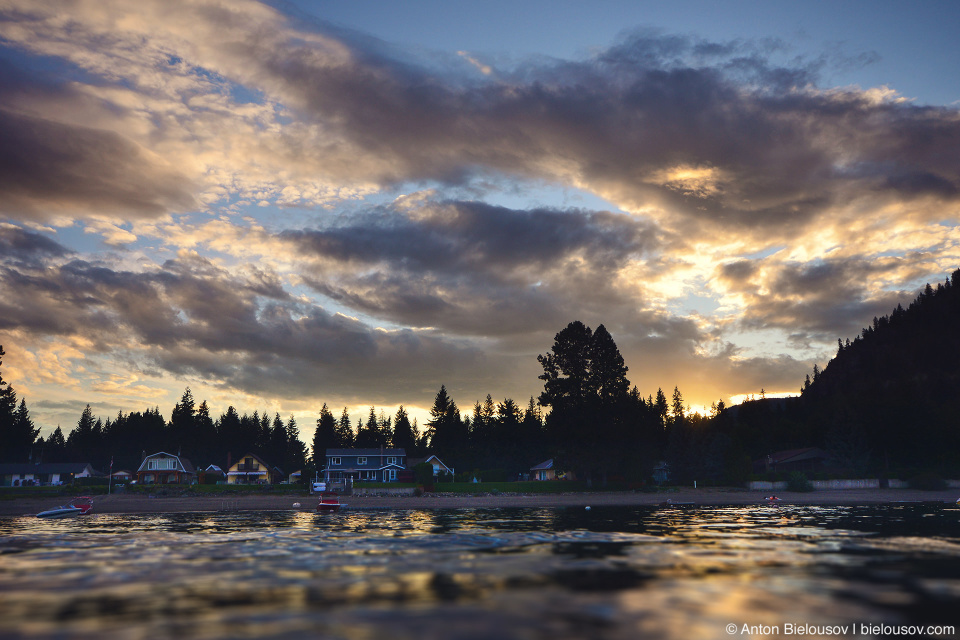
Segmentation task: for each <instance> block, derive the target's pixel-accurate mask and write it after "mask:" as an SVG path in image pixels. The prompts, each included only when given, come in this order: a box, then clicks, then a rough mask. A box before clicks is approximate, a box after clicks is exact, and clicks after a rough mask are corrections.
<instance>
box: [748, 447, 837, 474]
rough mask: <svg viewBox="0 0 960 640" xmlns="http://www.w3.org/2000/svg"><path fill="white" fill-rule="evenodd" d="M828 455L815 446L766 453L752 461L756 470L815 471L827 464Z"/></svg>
mask: <svg viewBox="0 0 960 640" xmlns="http://www.w3.org/2000/svg"><path fill="white" fill-rule="evenodd" d="M828 459H829V455H828V454H827V452H826V451H824V450H823V449H819V448H817V447H805V448H803V449H789V450H787V451H777V452H775V453H771V454H769V455H767V457H766V458H764V459H762V460H757V461H755V462H754V464H753V467H754V470H756V471H817V470H819V469H823V468H824V466H825V465H826V464H827V461H828Z"/></svg>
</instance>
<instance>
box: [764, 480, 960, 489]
mask: <svg viewBox="0 0 960 640" xmlns="http://www.w3.org/2000/svg"><path fill="white" fill-rule="evenodd" d="M946 482H947V486H948V487H950V488H960V480H947V481H946ZM810 485H811V486H813V488H814V489H817V490H823V489H879V488H880V479H879V478H864V479H860V480H811V481H810ZM887 487H889V488H890V489H908V488H909V487H910V484H909V483H908V482H907V481H905V480H893V479H891V480H887ZM747 488H748V489H750V490H751V491H785V490H786V488H787V483H786V482H783V481H781V482H770V481H767V480H754V481H753V482H749V483H747Z"/></svg>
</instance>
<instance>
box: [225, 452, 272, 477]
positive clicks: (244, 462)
mask: <svg viewBox="0 0 960 640" xmlns="http://www.w3.org/2000/svg"><path fill="white" fill-rule="evenodd" d="M281 480H283V471H281V470H280V467H277V466H275V465H272V464H270V463H269V462H265V461H264V459H263V458H261V457H260V456H258V455H257V454H255V453H248V454H247V455H245V456H243V457H242V458H240V460H239V461H238V462H236V463H234V465H233V466H232V467H230V469H228V470H227V484H277V483H279V482H280V481H281Z"/></svg>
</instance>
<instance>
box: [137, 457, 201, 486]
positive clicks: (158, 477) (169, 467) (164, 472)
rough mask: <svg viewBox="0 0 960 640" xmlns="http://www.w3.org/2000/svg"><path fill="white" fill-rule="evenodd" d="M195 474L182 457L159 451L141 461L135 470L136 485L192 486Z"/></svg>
mask: <svg viewBox="0 0 960 640" xmlns="http://www.w3.org/2000/svg"><path fill="white" fill-rule="evenodd" d="M196 480H197V472H196V471H195V470H194V468H193V465H192V464H191V463H190V461H189V460H187V459H186V458H184V457H182V456H175V455H173V454H172V453H167V452H165V451H160V452H158V453H153V454H150V455H149V456H147V457H146V458H144V459H143V462H141V463H140V468H139V469H137V484H192V483H194V482H196Z"/></svg>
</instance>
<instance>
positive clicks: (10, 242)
mask: <svg viewBox="0 0 960 640" xmlns="http://www.w3.org/2000/svg"><path fill="white" fill-rule="evenodd" d="M72 253H73V251H71V250H70V249H67V248H66V247H64V246H63V245H61V244H59V243H57V242H55V241H53V240H51V239H50V238H48V237H47V236H45V235H42V234H40V233H34V232H32V231H27V230H25V229H21V228H19V227H13V226H10V227H5V226H0V264H3V265H11V266H16V267H34V268H36V267H38V266H40V265H41V264H43V263H45V262H46V261H47V260H49V259H51V258H62V257H64V256H67V255H70V254H72Z"/></svg>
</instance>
